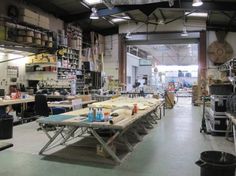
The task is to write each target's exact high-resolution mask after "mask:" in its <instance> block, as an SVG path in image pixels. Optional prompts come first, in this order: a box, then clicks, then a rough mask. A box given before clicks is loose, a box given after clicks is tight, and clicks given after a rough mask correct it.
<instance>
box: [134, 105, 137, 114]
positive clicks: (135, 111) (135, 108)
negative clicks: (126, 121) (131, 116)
mask: <svg viewBox="0 0 236 176" xmlns="http://www.w3.org/2000/svg"><path fill="white" fill-rule="evenodd" d="M133 112H134V113H138V105H137V104H134V109H133Z"/></svg>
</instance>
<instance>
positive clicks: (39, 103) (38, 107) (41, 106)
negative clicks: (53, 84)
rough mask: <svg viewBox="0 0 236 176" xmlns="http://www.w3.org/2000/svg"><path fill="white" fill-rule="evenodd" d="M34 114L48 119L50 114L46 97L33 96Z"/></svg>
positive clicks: (40, 95) (42, 95) (41, 95)
mask: <svg viewBox="0 0 236 176" xmlns="http://www.w3.org/2000/svg"><path fill="white" fill-rule="evenodd" d="M34 109H35V113H36V115H39V116H44V117H48V116H49V114H50V109H49V107H48V103H47V97H46V95H44V94H37V95H35V107H34Z"/></svg>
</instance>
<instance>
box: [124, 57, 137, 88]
mask: <svg viewBox="0 0 236 176" xmlns="http://www.w3.org/2000/svg"><path fill="white" fill-rule="evenodd" d="M139 59H140V58H139V57H137V56H134V55H132V54H130V53H127V65H126V70H127V72H126V77H131V82H130V83H128V79H127V80H126V81H127V82H126V85H127V88H126V90H127V91H130V90H132V88H133V85H134V83H135V79H136V78H134V77H133V74H132V69H133V67H136V68H137V74H138V67H139Z"/></svg>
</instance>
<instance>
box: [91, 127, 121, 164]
mask: <svg viewBox="0 0 236 176" xmlns="http://www.w3.org/2000/svg"><path fill="white" fill-rule="evenodd" d="M90 130H91V132H92V134H93V135H94V137H95V138H96V139H97V140H98V142H99V143H100V144H101V145H102V146H103V147H104V149H105V150H106V151H107V153H108V154H109V155H110V156H111V157H112V158H113V159H114V160H115V161H116V162H118V163H121V160H120V158H119V157H118V156H117V155H116V154H115V152H114V151H113V150H112V149H111V148H110V147H109V145H108V144H107V143H106V142H105V141H104V140H103V139H102V138H101V137H100V136H99V135H98V133H97V132H96V131H95V130H94V129H93V128H90ZM117 133H119V132H117ZM117 133H116V134H114V135H113V136H115V135H117ZM113 140H114V138H113ZM108 141H110V140H108Z"/></svg>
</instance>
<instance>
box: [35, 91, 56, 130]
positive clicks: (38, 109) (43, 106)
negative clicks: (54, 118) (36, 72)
mask: <svg viewBox="0 0 236 176" xmlns="http://www.w3.org/2000/svg"><path fill="white" fill-rule="evenodd" d="M34 110H35V114H36V115H38V116H40V117H42V118H43V117H48V116H49V115H50V109H49V107H48V103H47V97H46V95H44V94H37V95H35V104H34ZM45 127H46V128H47V130H51V129H52V130H55V128H54V127H52V126H50V125H47V126H45ZM37 130H38V131H39V130H42V128H41V127H39V128H38V129H37Z"/></svg>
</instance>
